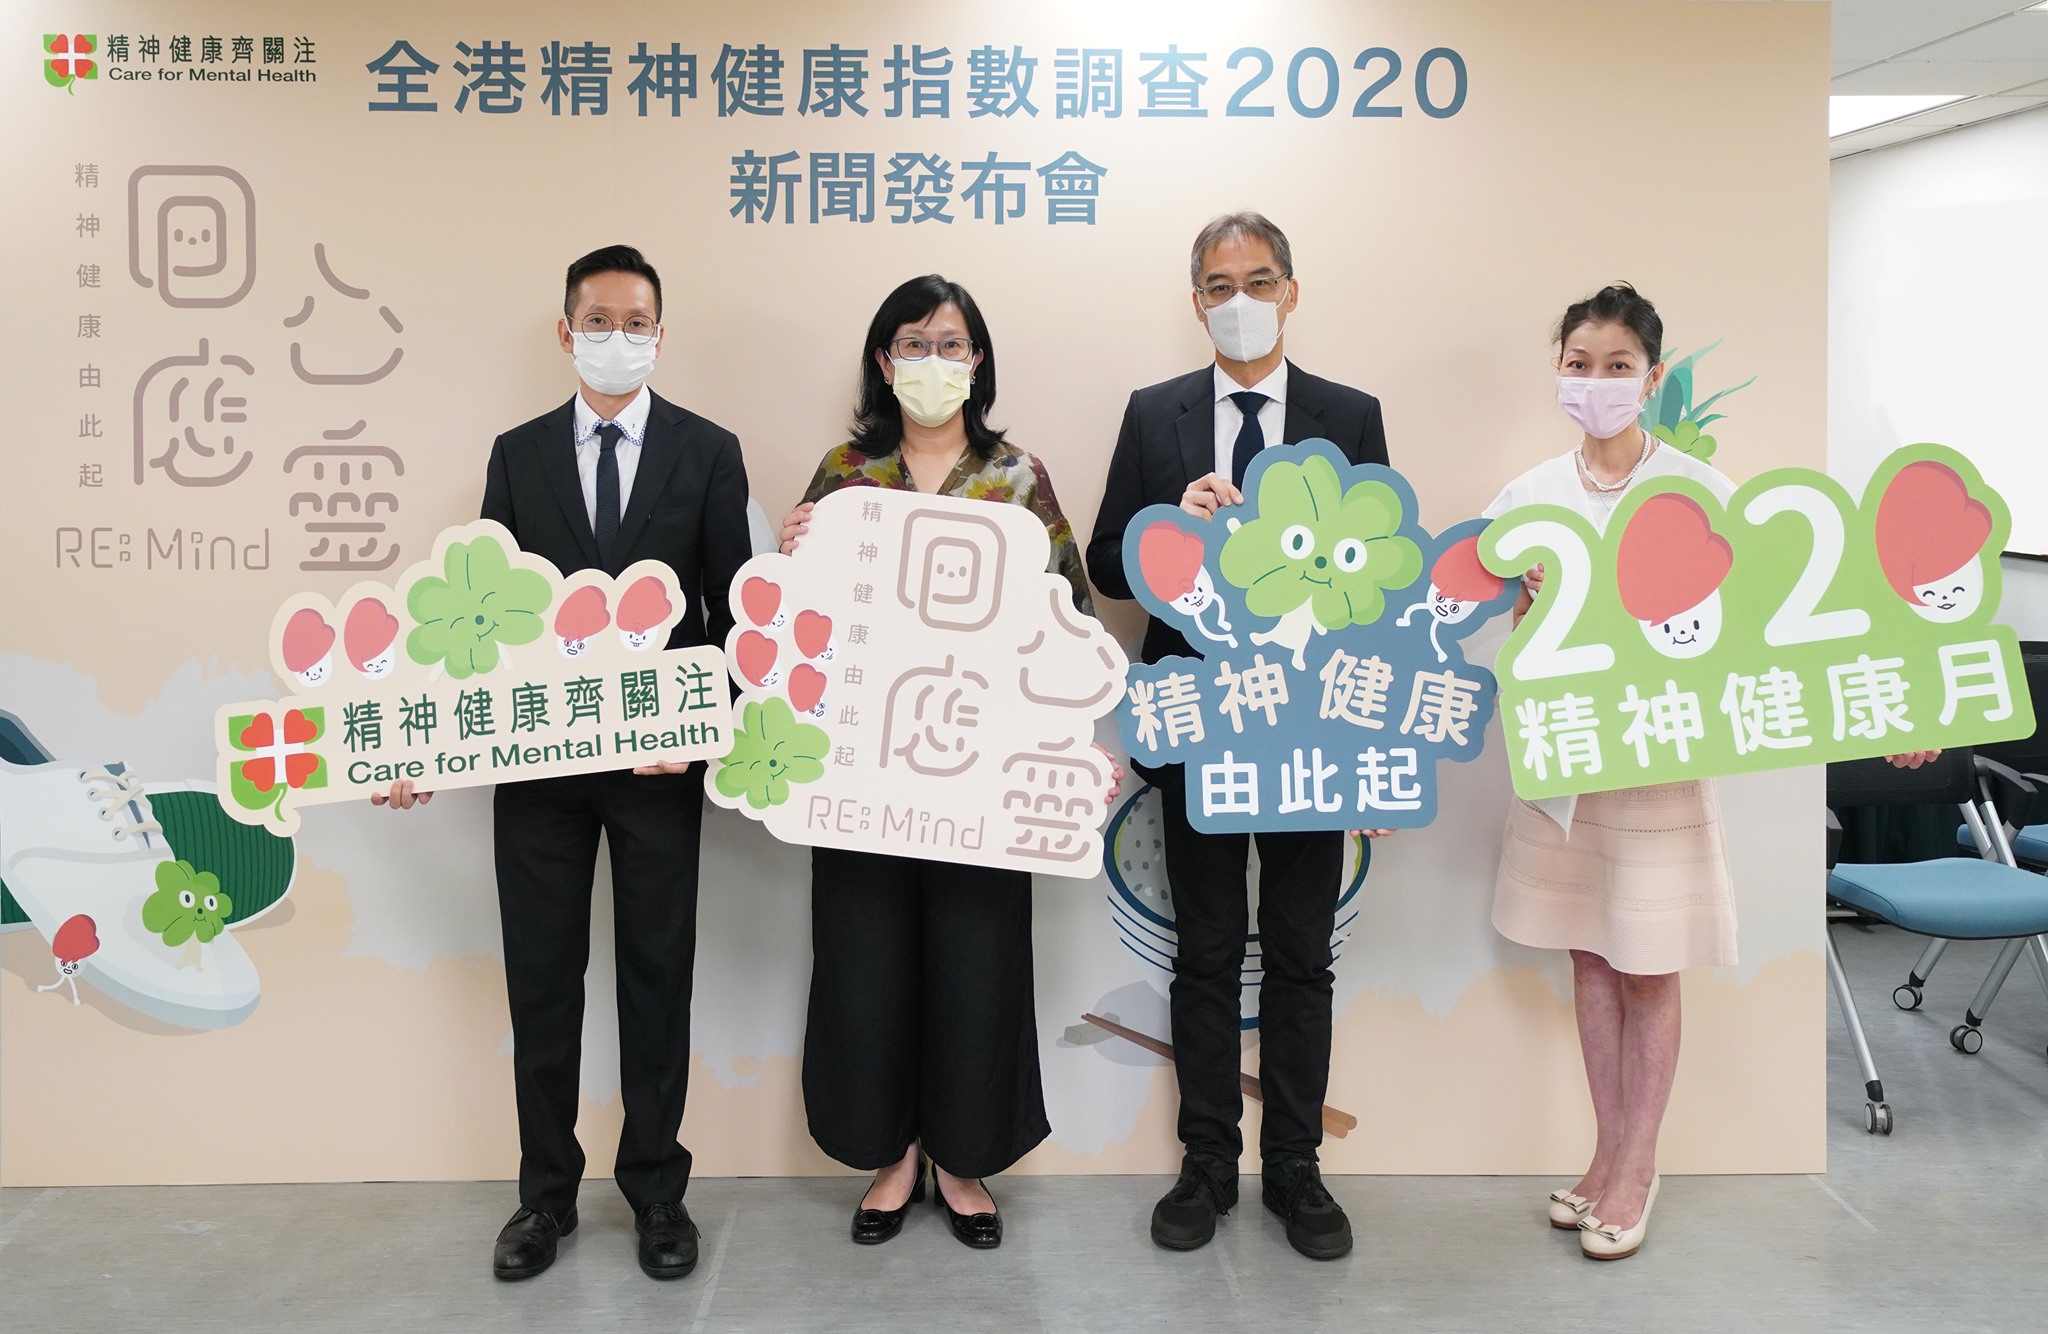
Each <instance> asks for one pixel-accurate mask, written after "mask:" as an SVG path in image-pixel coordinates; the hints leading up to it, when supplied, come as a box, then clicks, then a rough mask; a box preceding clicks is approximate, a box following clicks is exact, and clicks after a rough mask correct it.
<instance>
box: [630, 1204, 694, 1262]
mask: <svg viewBox="0 0 2048 1334" xmlns="http://www.w3.org/2000/svg"><path fill="white" fill-rule="evenodd" d="M633 1230H634V1231H636V1232H638V1233H639V1234H640V1272H641V1273H643V1274H645V1275H647V1277H649V1278H681V1277H683V1276H684V1275H685V1274H687V1273H689V1272H690V1271H691V1270H692V1269H695V1268H696V1267H697V1225H696V1224H695V1223H693V1222H692V1221H690V1211H689V1210H688V1209H685V1208H684V1207H683V1206H682V1203H681V1202H680V1201H678V1202H676V1203H674V1204H667V1203H663V1204H650V1205H648V1206H647V1207H646V1208H645V1209H641V1210H638V1211H637V1212H635V1213H634V1215H633Z"/></svg>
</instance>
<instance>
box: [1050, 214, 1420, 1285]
mask: <svg viewBox="0 0 2048 1334" xmlns="http://www.w3.org/2000/svg"><path fill="white" fill-rule="evenodd" d="M1188 276H1189V279H1190V281H1191V283H1192V286H1193V288H1194V293H1193V298H1192V301H1193V308H1194V314H1195V317H1196V318H1197V319H1198V320H1200V321H1201V323H1202V326H1203V328H1204V329H1206V330H1207V332H1208V335H1209V341H1210V342H1211V343H1212V344H1213V345H1214V346H1215V349H1216V357H1215V360H1214V362H1213V363H1212V364H1211V365H1208V366H1205V367H1203V368H1202V369H1201V370H1198V371H1195V372H1193V373H1191V374H1188V375H1183V376H1180V377H1178V378H1176V379H1172V380H1168V381H1166V382H1165V383H1163V384H1156V385H1152V386H1151V387H1149V388H1145V389H1140V390H1138V391H1137V392H1136V393H1134V394H1132V395H1131V401H1130V405H1129V407H1128V408H1126V409H1125V411H1124V420H1123V429H1122V431H1121V432H1120V433H1119V435H1118V436H1117V442H1116V453H1115V455H1114V457H1113V458H1112V459H1111V461H1110V465H1109V479H1108V481H1107V483H1106V484H1105V485H1104V488H1103V497H1102V508H1101V510H1100V511H1099V512H1098V513H1097V515H1096V520H1095V531H1094V534H1093V536H1092V537H1091V538H1090V539H1089V542H1088V573H1089V574H1090V575H1091V576H1092V577H1093V578H1094V580H1095V586H1096V588H1097V589H1099V590H1100V591H1101V592H1102V593H1103V594H1104V595H1106V596H1109V597H1122V598H1127V597H1130V596H1131V595H1132V594H1131V587H1130V583H1129V581H1128V580H1127V579H1126V578H1125V577H1124V562H1123V540H1124V529H1125V528H1126V527H1127V526H1128V525H1129V524H1130V521H1131V517H1132V516H1133V515H1135V514H1136V513H1137V512H1138V511H1139V510H1141V509H1143V508H1144V507H1145V506H1147V505H1155V504H1162V503H1164V504H1177V505H1179V506H1180V507H1181V508H1182V509H1184V510H1186V511H1188V512H1189V513H1190V514H1194V515H1196V516H1198V517H1201V518H1205V519H1206V518H1210V517H1211V516H1216V515H1217V511H1218V509H1219V508H1226V507H1228V506H1232V505H1237V504H1240V503H1242V502H1243V500H1244V496H1243V493H1242V491H1241V490H1240V488H1241V487H1242V486H1243V483H1244V478H1245V472H1246V469H1248V468H1249V467H1250V465H1251V461H1252V460H1253V459H1254V458H1256V457H1257V456H1258V454H1259V453H1260V451H1262V450H1265V449H1270V448H1274V447H1277V446H1283V445H1291V444H1296V443H1298V442H1300V441H1303V440H1312V439H1319V438H1320V439H1325V440H1330V441H1332V442H1334V443H1335V444H1336V446H1337V447H1338V448H1339V449H1341V450H1342V451H1343V452H1344V455H1345V457H1346V458H1348V459H1350V461H1351V462H1353V463H1385V462H1386V461H1387V441H1386V431H1385V428H1384V426H1383V425H1382V422H1381V416H1380V405H1379V401H1378V400H1377V399H1375V398H1374V397H1372V395H1370V394H1364V393H1360V392H1359V391H1358V390H1356V389H1352V388H1348V387H1346V386H1344V385H1340V384H1336V383H1333V382H1331V381H1329V380H1324V379H1319V378H1318V377H1316V376H1313V375H1310V374H1308V373H1307V372H1306V371H1303V370H1302V369H1301V368H1300V367H1298V366H1296V365H1294V364H1293V363H1291V362H1290V361H1288V360H1287V357H1286V353H1285V350H1284V343H1285V337H1286V326H1287V324H1288V320H1289V317H1290V316H1291V315H1292V314H1293V313H1294V310H1295V307H1296V305H1297V304H1298V303H1299V301H1300V299H1301V290H1300V285H1299V284H1298V283H1297V282H1296V281H1295V278H1294V257H1293V251H1292V248H1291V247H1290V246H1289V245H1288V243H1287V237H1286V236H1285V235H1284V234H1283V233H1282V232H1281V231H1280V229H1279V228H1278V227H1275V226H1274V225H1273V224H1272V223H1271V222H1269V221H1267V220H1266V219H1265V218H1263V217H1261V216H1260V215H1259V214H1257V213H1230V214H1225V215H1224V216H1222V217H1220V218H1217V219H1215V220H1214V221H1212V222H1210V223H1209V224H1208V225H1207V226H1206V227H1204V228H1202V230H1201V232H1200V233H1199V234H1198V235H1197V236H1196V237H1195V244H1194V249H1193V252H1192V253H1191V254H1190V256H1189V264H1188ZM1218 517H1220V518H1222V519H1227V518H1228V517H1229V516H1228V513H1227V510H1226V513H1225V514H1223V515H1221V516H1218ZM1193 652H1194V651H1193V650H1192V649H1190V648H1189V647H1188V644H1187V641H1186V640H1185V639H1183V638H1182V637H1181V635H1180V634H1179V633H1178V632H1177V631H1176V630H1174V629H1173V628H1172V627H1171V626H1169V625H1167V624H1165V623H1164V622H1162V621H1159V620H1156V619H1155V620H1153V621H1152V622H1151V623H1150V624H1149V625H1147V626H1146V629H1145V645H1144V659H1145V661H1146V662H1157V661H1159V660H1160V659H1161V658H1165V657H1171V656H1174V655H1190V656H1192V655H1193ZM1139 772H1140V773H1141V774H1143V776H1144V777H1145V778H1146V779H1147V780H1148V781H1149V782H1151V783H1152V784H1153V785H1154V786H1156V787H1158V788H1159V790H1160V809H1161V812H1162V815H1163V818H1164V821H1165V825H1166V831H1165V843H1166V871H1167V881H1168V884H1169V886H1170V888H1171V890H1172V894H1173V906H1174V916H1175V926H1176V929H1177V932H1178V935H1179V952H1178V954H1177V956H1176V958H1175V960H1174V976H1173V989H1172V1016H1173V1017H1172V1024H1173V1044H1174V1071H1175V1075H1176V1078H1177V1079H1178V1081H1179V1084H1180V1127H1179V1128H1180V1138H1181V1143H1182V1144H1183V1145H1185V1146H1186V1157H1185V1158H1184V1160H1183V1162H1182V1166H1181V1175H1180V1180H1179V1181H1178V1182H1177V1183H1176V1184H1175V1185H1174V1188H1173V1189H1172V1191H1170V1192H1169V1193H1168V1194H1167V1196H1166V1198H1164V1199H1162V1200H1161V1201H1159V1204H1158V1207H1157V1208H1155V1209H1154V1210H1153V1214H1152V1239H1153V1240H1154V1241H1155V1242H1157V1243H1158V1244H1159V1245H1161V1246H1165V1247H1168V1248H1170V1249H1174V1250H1192V1249H1194V1248H1196V1247H1198V1246H1201V1245H1203V1244H1205V1243H1206V1242H1208V1241H1209V1240H1210V1238H1212V1237H1213V1236H1214V1235H1215V1232H1216V1218H1217V1215H1218V1214H1222V1213H1228V1212H1229V1211H1230V1210H1231V1209H1232V1208H1233V1207H1235V1205H1236V1203H1237V1184H1238V1183H1237V1177H1238V1171H1237V1165H1238V1158H1239V1156H1240V1155H1241V1153H1242V1152H1243V1137H1242V1134H1241V1132H1240V1131H1239V1129H1238V1122H1239V1120H1240V1118H1241V1117H1242V1115H1243V1110H1244V1102H1243V1095H1242V1092H1241V1089H1240V1083H1239V1058H1240V1054H1241V1047H1240V1041H1241V1034H1240V1030H1239V1017H1238V1016H1239V999H1238V996H1239V985H1240V984H1239V969H1240V966H1241V964H1242V962H1243V959H1244V950H1245V936H1246V932H1247V930H1248V927H1249V922H1248V918H1249V916H1250V910H1249V905H1248V897H1247V887H1246V884H1245V876H1246V869H1247V865H1248V859H1249V856H1250V839H1251V837H1252V836H1250V835H1245V834H1235V835H1223V834H1201V833H1197V832H1196V831H1195V830H1194V829H1193V828H1192V827H1191V826H1190V825H1189V823H1188V819H1187V807H1186V800H1185V791H1186V789H1185V779H1184V776H1183V773H1182V767H1181V766H1180V765H1169V766H1167V767H1165V768H1161V769H1149V768H1140V769H1139ZM1256 837H1257V839H1258V844H1259V864H1260V873H1259V922H1258V931H1259V945H1260V951H1261V956H1262V958H1263V961H1264V981H1263V983H1262V984H1261V986H1260V990H1259V1033H1260V1037H1259V1066H1260V1072H1261V1074H1262V1076H1263V1080H1264V1085H1265V1121H1264V1126H1263V1129H1262V1130H1261V1132H1260V1137H1259V1140H1260V1142H1259V1154H1260V1158H1261V1159H1262V1161H1263V1164H1264V1171H1263V1199H1264V1202H1265V1205H1266V1207H1267V1208H1268V1209H1270V1210H1272V1211H1273V1212H1274V1213H1275V1214H1278V1215H1279V1216H1280V1217H1281V1218H1283V1219H1284V1220H1286V1223H1287V1239H1288V1241H1289V1242H1290V1243H1291V1244H1292V1245H1293V1246H1294V1248H1295V1249H1296V1250H1298V1251H1300V1252H1301V1253H1302V1254H1304V1255H1307V1256H1311V1257H1313V1258H1316V1259H1335V1258H1336V1257H1338V1256H1340V1255H1343V1254H1345V1253H1346V1252H1348V1251H1349V1250H1350V1249H1351V1224H1350V1221H1349V1220H1348V1219H1347V1218H1346V1217H1345V1215H1344V1210H1343V1208H1342V1207H1341V1206H1339V1205H1338V1204H1337V1202H1336V1201H1335V1200H1334V1199H1332V1198H1331V1197H1330V1194H1329V1192H1328V1191H1327V1190H1325V1189H1324V1188H1323V1183H1322V1176H1321V1173H1320V1170H1319V1169H1318V1167H1317V1165H1316V1152H1317V1149H1318V1147H1319V1146H1320V1145H1321V1143H1322V1137H1323V1131H1322V1101H1323V1094H1324V1092H1325V1090H1326V1089H1327V1087H1328V1085H1329V1076H1330V996H1331V974H1330V960H1331V954H1330V937H1331V934H1332V930H1333V928H1334V926H1335V922H1336V910H1337V895H1338V880H1339V877H1340V875H1341V873H1342V868H1343V861H1344V835H1343V834H1341V833H1336V832H1328V833H1307V834H1302V833H1290V834H1278V833H1266V834H1259V835H1257V836H1256Z"/></svg>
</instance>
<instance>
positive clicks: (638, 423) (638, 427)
mask: <svg viewBox="0 0 2048 1334" xmlns="http://www.w3.org/2000/svg"><path fill="white" fill-rule="evenodd" d="M653 408H654V393H653V391H652V390H650V389H649V388H648V387H647V386H646V385H644V384H643V385H641V386H640V392H639V393H637V394H635V395H633V401H632V402H630V403H628V404H627V405H626V406H625V407H623V408H620V409H619V415H618V416H616V417H614V418H612V420H613V421H614V422H616V423H618V427H619V434H620V435H621V436H622V437H624V439H625V442H626V443H627V444H629V445H637V444H639V443H640V442H641V441H642V440H644V439H645V438H646V436H647V414H648V413H649V412H651V411H652V410H653ZM603 421H604V418H602V417H600V416H598V415H597V410H596V409H595V408H593V407H591V406H590V401H589V400H588V399H586V398H584V397H583V391H582V390H580V389H579V390H577V391H576V443H577V444H578V445H585V444H588V443H589V442H590V441H592V440H594V439H596V438H597V428H598V426H599V425H600V424H601V423H602V422H603Z"/></svg>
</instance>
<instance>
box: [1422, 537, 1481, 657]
mask: <svg viewBox="0 0 2048 1334" xmlns="http://www.w3.org/2000/svg"><path fill="white" fill-rule="evenodd" d="M1502 587H1503V584H1502V583H1501V578H1500V576H1499V575H1497V574H1495V573H1493V571H1491V570H1489V569H1487V568H1486V567H1485V566H1484V565H1481V564H1480V563H1479V538H1478V535H1477V534H1474V535H1473V536H1471V537H1468V538H1466V539H1464V540H1463V541H1461V542H1453V543H1452V544H1451V545H1449V546H1447V547H1445V548H1444V553H1443V555H1441V556H1438V557H1437V558H1436V564H1434V565H1432V566H1430V567H1429V595H1428V596H1427V597H1425V598H1424V599H1423V600H1422V601H1420V602H1417V603H1415V604H1414V605H1413V606H1411V607H1409V608H1408V610H1406V611H1404V612H1402V613H1401V617H1400V619H1399V620H1398V621H1396V622H1395V624H1396V625H1406V624H1408V618H1409V617H1411V616H1413V615H1414V614H1415V613H1416V612H1418V611H1427V612H1428V613H1429V617H1430V621H1429V646H1430V647H1431V648H1433V649H1435V650H1436V660H1437V661H1438V662H1448V661H1449V660H1450V656H1451V655H1450V654H1449V653H1447V652H1445V651H1444V646H1443V642H1442V641H1441V640H1440V639H1438V638H1437V630H1438V629H1439V628H1440V627H1442V626H1446V625H1456V624H1458V623H1459V622H1461V621H1463V620H1464V619H1465V618H1466V617H1468V616H1470V615H1471V614H1472V613H1473V612H1475V611H1477V610H1478V609H1479V608H1480V607H1482V606H1484V605H1485V604H1486V603H1489V602H1491V601H1493V600H1494V599H1495V598H1497V597H1499V596H1500V592H1501V589H1502Z"/></svg>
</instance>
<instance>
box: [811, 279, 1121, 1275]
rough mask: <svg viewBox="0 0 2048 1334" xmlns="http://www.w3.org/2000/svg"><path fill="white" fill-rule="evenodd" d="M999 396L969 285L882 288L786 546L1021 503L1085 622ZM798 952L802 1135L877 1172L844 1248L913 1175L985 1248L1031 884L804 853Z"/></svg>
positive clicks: (1026, 1038) (1032, 1078)
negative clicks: (868, 518) (873, 502)
mask: <svg viewBox="0 0 2048 1334" xmlns="http://www.w3.org/2000/svg"><path fill="white" fill-rule="evenodd" d="M995 400H996V356H995V348H994V346H993V345H992V344H991V342H990V340H989V334H988V326H987V325H986V324H985V323H984V322H983V321H982V317H981V311H980V309H979V308H978V307H977V306H976V305H975V304H974V298H973V297H971V296H969V295H968V293H967V289H966V288H964V287H962V286H960V285H959V284H958V283H953V282H948V281H947V280H946V279H944V278H941V277H939V276H938V275H937V274H929V275H926V276H925V277H922V278H913V279H911V280H910V281H909V282H907V283H904V284H903V285H902V286H901V287H898V288H897V289H896V290H895V291H893V292H891V293H890V294H889V295H888V297H887V298H886V299H885V300H884V301H883V302H882V307H881V309H880V310H878V311H877V312H875V318H874V320H873V322H872V323H871V324H870V325H869V326H868V336H867V343H866V345H865V346H864V347H863V349H862V352H861V379H860V401H859V404H858V405H857V406H856V407H855V409H854V420H853V438H852V439H851V440H850V441H848V442H847V443H846V444H843V445H840V446H838V447H837V448H835V449H833V450H832V451H831V452H830V453H828V454H826V455H825V458H824V461H823V462H822V463H820V464H819V465H818V472H817V475H816V476H815V477H813V478H812V479H811V484H810V487H809V488H808V489H807V490H806V491H805V492H804V498H803V503H802V504H799V505H798V506H797V507H796V508H795V509H794V510H791V511H790V513H789V517H788V518H786V519H785V520H784V521H783V524H782V550H783V551H784V552H789V551H793V550H794V549H795V547H796V544H797V543H798V542H799V541H800V540H801V539H802V537H803V535H804V533H805V532H806V531H807V530H808V528H809V526H810V514H811V506H812V505H813V504H814V503H815V502H817V501H818V500H819V499H820V498H822V497H824V496H826V495H829V494H830V493H832V492H834V491H837V490H838V489H840V488H841V487H846V486H881V487H889V488H892V489H895V490H899V491H921V492H923V493H925V494H927V495H944V496H959V497H962V498H964V499H968V500H989V501H994V502H997V503H999V504H1011V505H1022V506H1024V507H1025V508H1026V509H1028V510H1030V511H1031V512H1032V513H1033V514H1035V515H1037V516H1038V518H1039V520H1040V521H1041V522H1043V523H1044V524H1045V531H1046V535H1047V536H1048V537H1050V538H1051V539H1052V562H1051V565H1050V567H1049V568H1050V569H1051V571H1052V572H1053V573H1056V574H1059V575H1061V576H1063V577H1064V578H1065V579H1066V580H1067V582H1068V583H1070V584H1071V585H1072V586H1073V590H1074V605H1075V606H1076V607H1077V608H1078V609H1080V610H1081V611H1082V612H1083V613H1085V614H1090V615H1092V614H1093V606H1092V604H1091V603H1090V601H1089V597H1088V581H1087V576H1086V575H1085V574H1084V573H1083V572H1082V566H1081V553H1080V550H1079V549H1078V548H1077V547H1076V546H1075V543H1074V532H1073V528H1072V527H1071V526H1070V525H1069V524H1068V523H1067V520H1066V516H1065V515H1063V514H1061V513H1060V506H1059V501H1058V500H1057V499H1055V498H1054V496H1053V490H1052V479H1051V477H1049V476H1048V475H1047V474H1046V470H1045V465H1044V464H1043V463H1041V462H1040V461H1039V460H1038V459H1036V458H1033V457H1032V456H1031V455H1030V454H1027V453H1025V452H1024V451H1023V450H1021V449H1018V448H1017V447H1016V446H1014V445H1012V444H1010V443H1009V442H1008V441H1007V440H1005V439H1004V438H1003V433H1002V432H1001V431H999V430H996V429H994V428H993V427H991V426H990V425H989V424H988V411H989V409H990V408H991V407H992V406H993V405H994V404H995ZM1115 772H1116V774H1117V776H1118V777H1121V776H1122V771H1121V770H1120V769H1118V770H1116V771H1115ZM1111 796H1112V797H1114V796H1115V793H1114V792H1113V791H1112V793H1111ZM811 952H812V956H813V963H812V968H811V999H810V1019H809V1024H808V1028H807V1031H806V1036H805V1040H804V1072H803V1077H804V1105H805V1108H806V1109H807V1111H808V1114H809V1119H810V1128H811V1136H812V1138H814V1139H815V1140H817V1142H818V1146H819V1147H820V1148H822V1149H823V1150H825V1152H826V1153H828V1154H830V1155H832V1156H833V1157H834V1158H836V1159H838V1160H839V1161H840V1162H843V1163H845V1164H847V1165H848V1166H849V1167H855V1168H859V1169H861V1170H863V1171H872V1172H874V1173H875V1179H874V1181H873V1183H872V1184H870V1185H869V1187H868V1190H867V1193H866V1195H864V1196H863V1197H862V1199H861V1202H860V1206H859V1208H858V1210H857V1211H856V1212H855V1214H854V1217H853V1239H854V1240H855V1241H856V1242H859V1243H862V1244H864V1245H877V1244H879V1243H881V1242H885V1241H887V1240H889V1239H890V1238H891V1237H893V1236H895V1235H896V1234H897V1232H899V1231H900V1230H902V1227H903V1219H904V1216H905V1214H906V1213H907V1212H908V1211H909V1208H910V1206H911V1205H912V1204H914V1203H916V1202H917V1201H919V1200H921V1199H923V1198H924V1190H925V1180H924V1176H925V1165H926V1163H927V1162H929V1163H930V1164H931V1167H932V1172H933V1181H932V1186H933V1190H934V1192H935V1194H936V1197H937V1201H936V1202H937V1203H938V1204H939V1205H940V1206H941V1207H942V1208H943V1209H944V1210H945V1212H946V1215H947V1218H948V1220H949V1222H950V1223H951V1226H952V1230H953V1234H954V1235H955V1236H956V1237H958V1238H959V1239H960V1240H961V1241H962V1242H964V1243H966V1244H967V1245H969V1246H973V1247H977V1248H983V1249H985V1248H988V1247H992V1246H995V1245H998V1244H999V1243H1000V1242H1001V1241H1002V1236H1003V1225H1002V1219H1001V1218H1000V1217H999V1216H998V1215H997V1213H996V1205H995V1201H994V1199H993V1198H991V1197H990V1195H989V1193H988V1189H987V1187H986V1186H985V1185H983V1184H982V1181H981V1178H982V1177H987V1176H993V1175H995V1174H996V1173H998V1172H1001V1171H1003V1170H1004V1169H1005V1168H1007V1167H1009V1166H1010V1165H1011V1164H1013V1163H1015V1162H1016V1161H1017V1160H1018V1159H1019V1158H1021V1157H1023V1156H1024V1154H1025V1153H1027V1152H1029V1151H1030V1149H1031V1148H1032V1147H1033V1146H1034V1145H1036V1144H1038V1142H1039V1141H1041V1140H1043V1139H1044V1138H1045V1137H1046V1135H1047V1134H1048V1133H1050V1130H1051V1127H1050V1126H1049V1125H1048V1124H1047V1122H1046V1119H1045V1095H1044V1090H1043V1088H1042V1086H1041V1084H1040V1080H1039V1071H1038V1033H1037V1024H1036V1018H1035V1015H1034V1012H1033V1005H1032V974H1031V876H1030V874H1029V873H1028V872H1025V871H1016V870H1007V869H996V868H991V867H985V866H962V865H956V864H953V863H949V862H940V861H930V860H926V859H922V858H914V857H896V856H889V855H885V854H881V853H871V852H850V851H845V850H843V849H838V848H825V847H819V848H813V849H812V850H811Z"/></svg>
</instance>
